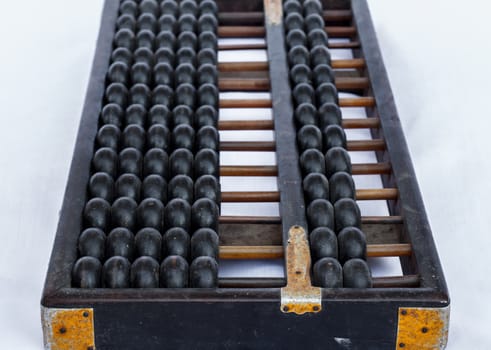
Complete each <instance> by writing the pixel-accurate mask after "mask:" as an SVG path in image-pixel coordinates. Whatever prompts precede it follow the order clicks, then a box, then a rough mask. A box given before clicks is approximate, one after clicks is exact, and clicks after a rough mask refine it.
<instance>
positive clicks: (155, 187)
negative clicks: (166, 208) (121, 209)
mask: <svg viewBox="0 0 491 350" xmlns="http://www.w3.org/2000/svg"><path fill="white" fill-rule="evenodd" d="M142 198H155V199H158V200H159V201H161V202H162V203H164V204H165V203H167V181H165V180H164V178H163V177H162V176H160V175H149V176H147V177H146V178H145V179H144V180H143V184H142Z"/></svg>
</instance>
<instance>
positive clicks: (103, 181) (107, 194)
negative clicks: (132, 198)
mask: <svg viewBox="0 0 491 350" xmlns="http://www.w3.org/2000/svg"><path fill="white" fill-rule="evenodd" d="M89 193H90V196H91V197H99V198H102V199H104V200H106V201H108V202H112V200H113V198H114V180H113V178H112V177H111V175H109V174H107V173H95V174H94V175H92V176H91V177H90V180H89Z"/></svg>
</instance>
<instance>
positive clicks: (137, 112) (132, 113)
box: [125, 105, 148, 128]
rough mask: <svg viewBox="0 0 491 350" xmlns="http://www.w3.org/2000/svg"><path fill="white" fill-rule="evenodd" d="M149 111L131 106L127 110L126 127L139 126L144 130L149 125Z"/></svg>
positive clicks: (140, 106) (139, 106)
mask: <svg viewBox="0 0 491 350" xmlns="http://www.w3.org/2000/svg"><path fill="white" fill-rule="evenodd" d="M147 114H148V113H147V110H146V108H145V107H143V106H142V105H131V106H129V107H128V108H126V113H125V123H126V125H132V124H135V125H138V126H141V127H142V128H144V127H145V125H146V124H147Z"/></svg>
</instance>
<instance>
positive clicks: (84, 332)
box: [41, 307, 95, 350]
mask: <svg viewBox="0 0 491 350" xmlns="http://www.w3.org/2000/svg"><path fill="white" fill-rule="evenodd" d="M41 318H42V323H43V334H44V347H45V349H47V350H95V339H94V311H93V309H52V308H46V307H42V308H41Z"/></svg>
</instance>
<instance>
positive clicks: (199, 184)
mask: <svg viewBox="0 0 491 350" xmlns="http://www.w3.org/2000/svg"><path fill="white" fill-rule="evenodd" d="M194 198H195V199H200V198H209V199H211V200H212V201H214V202H215V203H220V184H219V183H218V180H217V178H216V177H214V176H212V175H203V176H200V177H199V178H198V179H197V180H196V182H195V184H194Z"/></svg>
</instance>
